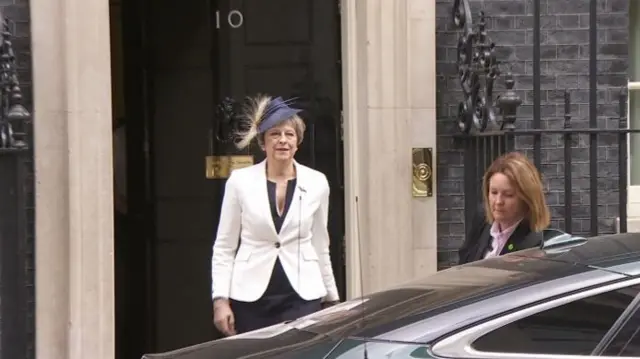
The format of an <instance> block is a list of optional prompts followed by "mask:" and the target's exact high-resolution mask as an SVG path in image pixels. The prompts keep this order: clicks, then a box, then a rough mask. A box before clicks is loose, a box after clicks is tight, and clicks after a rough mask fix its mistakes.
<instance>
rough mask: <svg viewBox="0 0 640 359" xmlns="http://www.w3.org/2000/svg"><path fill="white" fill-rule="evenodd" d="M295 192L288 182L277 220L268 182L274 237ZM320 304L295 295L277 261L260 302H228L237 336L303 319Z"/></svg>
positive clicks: (293, 182) (273, 190) (272, 186)
mask: <svg viewBox="0 0 640 359" xmlns="http://www.w3.org/2000/svg"><path fill="white" fill-rule="evenodd" d="M295 188H296V180H295V179H292V180H289V182H288V183H287V195H286V200H285V205H284V211H283V212H282V216H279V215H278V208H277V203H276V202H277V201H276V184H275V183H274V182H271V181H267V192H268V194H269V207H270V208H271V217H272V218H273V224H274V227H275V229H276V232H277V233H280V229H281V228H282V224H283V222H284V219H285V218H286V216H287V213H288V212H289V206H290V205H291V201H292V199H293V193H294V190H295ZM320 301H321V300H320V299H316V300H311V301H307V300H304V299H302V298H301V297H300V296H299V295H298V293H297V292H296V291H295V289H293V287H292V286H291V283H290V282H289V278H288V277H287V274H286V273H285V272H284V268H282V264H281V263H280V258H278V259H276V262H275V265H274V266H273V271H272V272H271V279H270V280H269V285H268V286H267V289H266V291H265V292H264V294H263V295H262V297H261V298H260V299H258V300H257V301H255V302H241V301H237V300H233V299H232V300H231V309H232V310H233V314H234V317H235V327H236V332H237V333H238V334H241V333H245V332H249V331H252V330H256V329H260V328H264V327H268V326H271V325H274V324H278V323H281V322H284V321H287V320H294V319H297V318H300V317H303V316H305V315H308V314H311V313H313V312H316V311H318V310H320V309H321V304H320Z"/></svg>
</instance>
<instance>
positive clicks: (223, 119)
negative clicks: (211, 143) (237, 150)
mask: <svg viewBox="0 0 640 359" xmlns="http://www.w3.org/2000/svg"><path fill="white" fill-rule="evenodd" d="M240 106H241V104H239V103H238V102H237V101H236V100H234V99H232V98H230V97H226V98H225V99H224V100H222V101H221V102H220V103H219V104H218V106H216V110H215V118H214V120H213V123H212V125H213V126H212V127H213V128H214V138H215V140H216V141H218V142H219V143H229V142H232V141H233V140H234V134H235V133H236V132H237V130H238V121H237V118H238V116H239V114H240V110H241V109H240Z"/></svg>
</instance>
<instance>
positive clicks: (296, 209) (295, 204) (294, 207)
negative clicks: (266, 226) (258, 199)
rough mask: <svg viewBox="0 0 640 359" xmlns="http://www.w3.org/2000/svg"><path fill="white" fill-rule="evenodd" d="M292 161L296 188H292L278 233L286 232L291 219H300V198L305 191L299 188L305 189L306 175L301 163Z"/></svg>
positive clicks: (296, 220)
mask: <svg viewBox="0 0 640 359" xmlns="http://www.w3.org/2000/svg"><path fill="white" fill-rule="evenodd" d="M293 163H294V165H295V166H296V188H295V189H294V190H293V198H292V199H291V204H290V205H289V210H288V211H287V215H286V216H285V217H284V222H283V223H282V228H280V234H284V233H286V231H287V230H288V229H289V225H290V224H291V221H294V220H295V223H297V222H298V221H300V212H301V206H302V203H301V201H300V200H301V198H302V201H304V196H305V193H306V192H302V191H301V190H300V188H304V189H305V191H306V190H307V179H308V177H307V176H306V173H307V171H306V168H305V167H304V166H303V165H301V164H299V163H298V162H296V161H295V160H294V161H293ZM267 201H268V199H267Z"/></svg>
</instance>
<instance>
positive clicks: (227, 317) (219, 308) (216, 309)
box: [213, 299, 236, 337]
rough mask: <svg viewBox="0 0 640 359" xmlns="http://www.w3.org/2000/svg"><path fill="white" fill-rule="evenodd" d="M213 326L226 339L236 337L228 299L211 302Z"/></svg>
mask: <svg viewBox="0 0 640 359" xmlns="http://www.w3.org/2000/svg"><path fill="white" fill-rule="evenodd" d="M213 324H215V326H216V328H218V330H219V331H220V332H221V333H222V334H224V335H225V336H227V337H230V336H232V335H236V328H235V319H234V317H233V311H232V310H231V305H229V300H228V299H216V300H215V301H214V302H213Z"/></svg>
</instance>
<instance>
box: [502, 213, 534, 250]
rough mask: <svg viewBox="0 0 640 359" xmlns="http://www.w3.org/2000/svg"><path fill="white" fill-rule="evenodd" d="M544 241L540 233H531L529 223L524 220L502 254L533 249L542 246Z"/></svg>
mask: <svg viewBox="0 0 640 359" xmlns="http://www.w3.org/2000/svg"><path fill="white" fill-rule="evenodd" d="M541 240H542V236H541V234H540V233H537V232H531V229H530V228H529V223H528V222H527V220H523V221H522V222H520V224H519V225H518V227H517V228H516V230H515V231H513V233H512V234H511V237H509V240H508V241H507V243H505V245H504V248H502V252H501V253H500V254H501V255H502V254H507V253H511V252H515V251H519V250H523V249H527V248H533V247H537V246H540V244H541Z"/></svg>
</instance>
